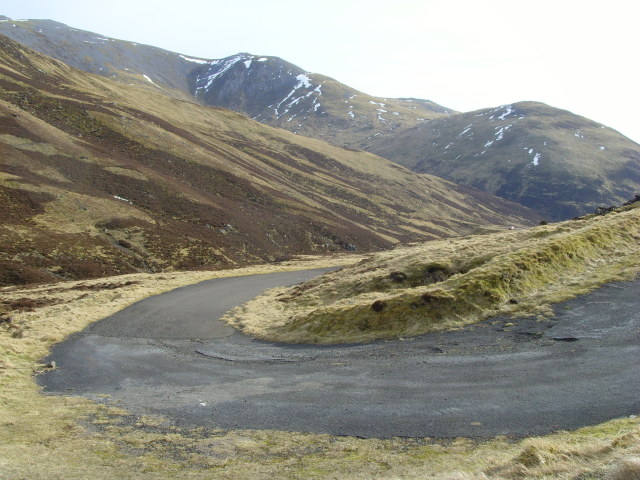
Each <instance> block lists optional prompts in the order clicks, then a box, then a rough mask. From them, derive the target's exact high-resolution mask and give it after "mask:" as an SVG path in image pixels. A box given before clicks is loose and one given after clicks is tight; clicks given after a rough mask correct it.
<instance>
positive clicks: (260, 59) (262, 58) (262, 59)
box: [256, 57, 269, 62]
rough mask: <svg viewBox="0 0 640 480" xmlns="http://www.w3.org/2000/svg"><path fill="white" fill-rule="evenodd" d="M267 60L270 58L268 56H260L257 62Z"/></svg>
mask: <svg viewBox="0 0 640 480" xmlns="http://www.w3.org/2000/svg"><path fill="white" fill-rule="evenodd" d="M267 60H269V59H268V58H267V57H260V58H259V59H258V60H256V62H266V61H267Z"/></svg>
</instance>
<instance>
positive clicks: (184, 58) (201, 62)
mask: <svg viewBox="0 0 640 480" xmlns="http://www.w3.org/2000/svg"><path fill="white" fill-rule="evenodd" d="M179 57H180V58H182V59H183V60H186V61H187V62H191V63H199V64H201V65H204V64H205V63H209V61H208V60H204V59H202V58H193V57H186V56H184V55H179Z"/></svg>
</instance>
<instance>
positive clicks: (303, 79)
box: [293, 73, 311, 90]
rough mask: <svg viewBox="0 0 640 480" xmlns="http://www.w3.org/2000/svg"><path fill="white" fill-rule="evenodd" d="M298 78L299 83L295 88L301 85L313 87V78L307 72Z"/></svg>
mask: <svg viewBox="0 0 640 480" xmlns="http://www.w3.org/2000/svg"><path fill="white" fill-rule="evenodd" d="M296 80H298V84H297V85H296V86H295V87H294V88H293V89H294V90H297V89H298V88H300V87H304V88H311V79H310V78H309V77H308V76H307V75H306V74H305V73H301V74H300V75H298V76H297V77H296Z"/></svg>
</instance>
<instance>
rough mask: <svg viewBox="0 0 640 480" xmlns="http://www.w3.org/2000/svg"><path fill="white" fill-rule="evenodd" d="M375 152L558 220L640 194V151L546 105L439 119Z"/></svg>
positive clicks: (388, 139)
mask: <svg viewBox="0 0 640 480" xmlns="http://www.w3.org/2000/svg"><path fill="white" fill-rule="evenodd" d="M370 150H371V151H373V152H375V153H377V154H378V155H382V156H384V157H386V158H389V159H390V160H394V161H396V162H398V163H400V164H402V165H405V166H407V167H409V168H411V169H413V170H415V171H418V172H428V173H432V174H434V175H438V176H441V177H444V178H448V179H450V180H453V181H455V182H458V183H462V184H464V185H470V186H472V187H475V188H479V189H481V190H484V191H486V192H489V193H493V194H494V195H498V196H500V197H504V198H508V199H509V200H512V201H514V202H518V203H521V204H523V205H526V206H528V207H530V208H533V209H535V210H537V211H539V212H541V213H542V214H543V215H545V216H546V217H547V218H549V219H551V220H560V219H566V218H571V217H573V216H576V215H582V214H584V213H587V212H592V211H593V210H594V209H595V208H596V207H598V206H601V205H602V206H609V205H615V204H619V203H621V202H623V201H624V200H625V199H627V198H628V197H630V196H633V194H635V193H637V192H640V145H638V144H637V143H635V142H633V141H631V140H629V139H628V138H626V137H624V136H623V135H621V134H620V133H618V132H616V131H615V130H612V129H611V128H608V127H605V126H604V125H601V124H599V123H596V122H594V121H592V120H589V119H587V118H584V117H580V116H578V115H574V114H572V113H571V112H568V111H566V110H560V109H557V108H553V107H550V106H548V105H544V104H542V103H535V102H522V103H516V104H514V105H504V106H502V107H498V108H494V109H486V110H478V111H475V112H469V113H458V114H453V115H450V116H448V117H446V118H440V119H434V120H431V121H429V122H428V123H425V124H424V125H420V126H417V127H414V128H411V129H408V130H405V131H403V132H399V133H398V134H397V135H394V136H384V137H379V138H376V139H374V140H373V143H372V144H371V146H370Z"/></svg>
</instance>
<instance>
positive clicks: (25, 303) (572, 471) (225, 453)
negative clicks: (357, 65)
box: [0, 258, 640, 480]
mask: <svg viewBox="0 0 640 480" xmlns="http://www.w3.org/2000/svg"><path fill="white" fill-rule="evenodd" d="M358 260H359V259H358V258H356V259H355V261H358ZM326 261H327V260H326V259H321V260H320V262H321V263H326ZM348 261H349V259H348V258H343V259H342V260H340V261H339V262H342V263H345V262H348ZM351 261H353V259H351ZM335 264H339V263H335ZM318 265H319V263H318V261H315V262H312V263H299V262H298V263H296V262H292V263H291V264H286V265H281V266H280V267H279V268H280V269H296V268H305V267H315V266H318ZM272 270H273V269H272V268H271V271H272ZM267 271H269V270H267V267H258V268H251V269H244V270H241V271H232V272H229V271H228V272H215V273H213V272H200V273H196V272H187V273H166V274H156V275H149V274H134V275H125V276H119V277H111V278H108V279H99V280H86V281H81V282H80V281H76V282H62V283H57V284H49V285H41V286H37V287H26V288H25V287H11V288H3V289H0V295H1V296H2V299H3V307H4V309H5V310H11V311H10V312H9V313H10V314H11V316H12V318H13V322H12V323H6V322H4V323H2V324H1V325H0V437H1V438H2V439H3V441H2V442H0V477H1V478H6V479H20V478H29V479H34V480H35V479H47V480H52V479H67V478H96V479H110V478H116V477H117V478H135V479H147V478H148V479H157V478H163V479H170V478H181V479H184V478H194V479H200V478H201V479H208V478H220V479H226V478H228V479H237V478H255V479H269V478H287V479H308V478H323V479H326V478H336V479H338V478H340V479H345V478H346V479H352V478H353V479H356V478H389V479H391V478H393V479H400V478H402V479H415V478H424V479H463V480H465V479H466V480H476V479H478V480H480V479H484V480H486V479H495V480H501V479H513V480H515V479H520V478H539V479H542V478H544V479H566V478H578V476H579V478H584V479H587V478H589V479H591V478H593V479H595V478H603V475H609V476H607V477H606V478H607V479H610V480H614V479H620V478H634V477H632V476H628V477H615V476H613V474H614V473H615V472H616V471H617V472H619V471H623V470H624V469H627V470H629V469H630V470H631V471H632V472H634V471H635V472H636V473H637V472H638V465H637V462H636V463H635V464H634V463H633V462H634V461H633V458H634V457H637V456H638V455H640V421H639V420H638V419H637V418H627V419H619V420H614V421H611V422H607V423H605V424H602V425H599V426H595V427H589V428H584V429H580V430H578V431H575V432H559V433H556V434H553V435H549V436H546V437H539V438H529V439H521V440H514V439H507V438H500V437H499V438H496V439H493V440H488V441H472V440H467V439H455V440H451V441H439V440H437V439H428V438H425V439H390V440H376V439H368V440H367V439H358V438H352V437H333V436H329V435H316V434H301V433H295V432H280V431H248V430H247V431H244V430H243V431H238V430H208V429H194V430H185V429H181V428H179V427H176V426H174V425H172V424H170V423H168V422H166V421H165V420H163V419H162V418H156V417H136V416H133V415H131V414H130V413H129V412H127V411H126V410H123V409H122V408H119V407H118V406H117V405H115V404H112V403H110V402H109V397H108V396H104V397H103V398H102V399H101V403H100V404H98V403H93V402H91V401H89V400H86V399H82V398H78V397H69V396H66V397H63V396H43V395H41V394H40V392H39V388H38V387H37V386H36V384H35V382H34V381H33V378H32V375H33V374H34V373H37V372H38V371H41V370H42V369H43V368H46V367H45V366H44V365H42V364H40V363H39V359H40V358H41V357H42V356H43V355H45V354H46V353H47V351H48V349H49V347H50V346H51V345H52V344H54V343H56V342H59V341H61V340H62V339H63V338H64V337H66V336H67V335H69V334H72V333H73V332H75V331H78V330H81V329H82V328H84V327H85V326H87V325H88V324H89V323H91V322H94V321H96V320H98V319H100V318H103V317H104V316H106V315H109V314H111V313H114V312H116V311H117V310H119V309H121V308H124V307H125V306H126V305H128V304H130V303H132V302H134V301H136V300H139V299H142V298H144V297H146V296H148V295H152V294H155V293H160V292H162V291H166V290H168V289H171V288H176V287H178V286H181V285H186V284H189V283H194V282H197V281H202V280H205V279H208V278H212V277H221V276H229V275H239V274H252V273H264V272H267ZM634 465H635V466H634ZM634 469H635V470H634ZM607 472H609V473H607Z"/></svg>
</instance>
